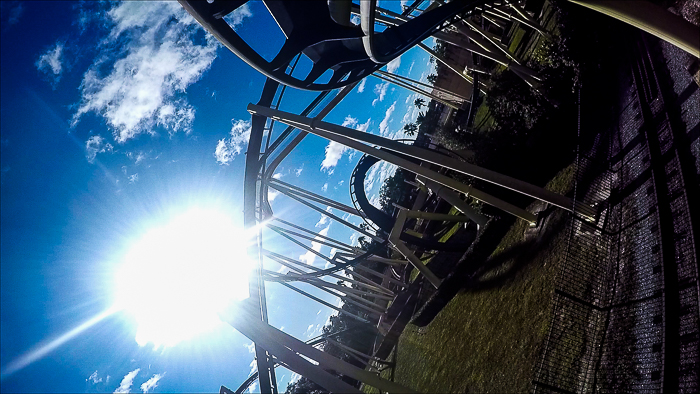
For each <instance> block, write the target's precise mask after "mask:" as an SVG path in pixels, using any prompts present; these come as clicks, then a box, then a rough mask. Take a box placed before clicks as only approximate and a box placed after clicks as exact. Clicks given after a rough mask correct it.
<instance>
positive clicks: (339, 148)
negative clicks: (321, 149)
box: [321, 115, 357, 191]
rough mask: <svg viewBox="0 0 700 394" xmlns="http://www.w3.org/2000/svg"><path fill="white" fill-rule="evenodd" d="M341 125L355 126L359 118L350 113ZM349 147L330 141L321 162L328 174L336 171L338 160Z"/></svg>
mask: <svg viewBox="0 0 700 394" xmlns="http://www.w3.org/2000/svg"><path fill="white" fill-rule="evenodd" d="M341 126H343V127H355V126H357V119H355V118H353V117H352V116H350V115H348V116H346V117H345V120H343V123H342V125H341ZM347 149H348V148H347V147H346V146H345V145H343V144H341V143H338V142H335V141H330V142H329V143H328V145H326V156H325V158H324V159H323V161H322V162H321V171H327V172H328V175H332V174H333V171H334V170H333V168H334V167H335V166H336V165H337V164H338V160H340V158H341V157H343V152H345V151H346V150H347ZM324 191H325V190H324Z"/></svg>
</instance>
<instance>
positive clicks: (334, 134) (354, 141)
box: [248, 104, 590, 223]
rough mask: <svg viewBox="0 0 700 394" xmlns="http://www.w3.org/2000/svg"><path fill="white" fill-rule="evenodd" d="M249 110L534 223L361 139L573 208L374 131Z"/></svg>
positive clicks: (524, 185) (515, 209)
mask: <svg viewBox="0 0 700 394" xmlns="http://www.w3.org/2000/svg"><path fill="white" fill-rule="evenodd" d="M248 110H249V111H250V112H253V113H258V114H261V115H264V116H269V117H275V118H277V119H278V120H280V121H282V122H283V123H287V124H290V125H293V126H295V127H297V128H300V129H302V130H305V131H307V132H312V133H314V134H317V135H319V136H321V137H324V138H327V139H329V140H333V141H336V142H339V143H341V144H343V145H346V146H349V147H351V148H353V149H357V150H359V151H362V152H364V153H367V154H369V155H372V156H374V157H377V158H379V159H381V160H386V161H388V162H391V163H393V164H396V165H398V166H399V167H402V168H404V169H406V170H408V171H411V172H414V173H416V174H418V175H422V176H424V177H425V178H428V179H431V180H433V181H435V182H437V183H439V184H442V185H445V186H447V187H449V188H451V189H454V190H457V191H459V192H462V193H465V194H469V195H471V196H472V197H474V198H476V199H478V200H481V201H484V202H486V203H487V204H491V205H494V206H496V207H498V208H500V209H503V210H505V211H506V212H510V213H512V214H514V215H516V216H518V217H520V218H522V219H525V220H527V221H528V222H530V223H534V222H535V221H536V218H535V216H534V215H533V214H531V213H529V212H527V211H524V210H522V209H521V208H518V207H515V206H513V205H511V204H508V203H506V202H505V201H501V200H499V199H496V198H495V197H493V196H489V195H488V194H486V193H483V192H481V191H479V190H477V189H474V188H472V187H470V186H468V185H465V184H463V183H461V182H458V181H456V180H454V179H452V178H450V177H447V176H445V175H442V174H439V173H436V172H435V171H431V170H428V169H426V168H423V167H421V166H419V165H417V164H414V163H412V162H410V161H409V160H405V159H403V158H400V157H398V156H395V155H393V154H391V153H389V152H386V151H383V150H379V149H377V148H372V147H370V146H368V145H365V144H363V143H360V142H359V141H362V142H366V143H370V144H375V145H378V146H381V147H385V148H387V149H390V150H393V151H395V152H399V153H402V154H405V155H408V156H412V157H415V158H417V159H420V160H424V161H428V162H431V163H434V164H437V165H440V166H443V167H446V168H449V169H452V170H455V171H458V172H461V173H463V174H466V175H470V176H474V177H476V178H479V179H483V180H485V181H487V182H491V183H495V184H497V185H500V186H503V187H506V188H508V189H511V190H514V191H516V192H518V193H522V194H525V195H528V196H531V197H534V198H536V199H538V200H541V201H544V202H547V203H550V204H553V205H556V206H558V207H560V208H563V209H566V210H569V211H572V210H573V201H572V200H571V199H569V198H568V197H565V196H562V195H559V194H556V193H553V192H550V191H548V190H546V189H543V188H540V187H537V186H534V185H531V184H529V183H527V182H523V181H520V180H517V179H514V178H511V177H509V176H506V175H502V174H498V173H496V172H494V171H490V170H486V169H483V168H480V167H477V166H475V165H473V164H469V163H466V162H462V161H459V160H456V159H453V158H450V157H445V156H443V155H437V154H435V153H433V152H429V151H426V150H424V149H420V148H417V147H414V146H410V145H406V144H402V143H400V142H397V141H393V140H390V139H387V138H383V137H380V136H376V135H373V134H371V133H363V132H359V131H357V130H353V129H350V128H347V127H343V126H339V125H335V124H332V123H328V122H323V121H314V120H312V119H309V118H306V117H303V116H299V115H295V114H291V113H288V112H284V111H279V110H273V109H270V108H266V107H261V106H257V105H254V104H250V105H249V106H248ZM581 208H585V207H581ZM589 214H590V213H589Z"/></svg>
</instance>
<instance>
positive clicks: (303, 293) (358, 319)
mask: <svg viewBox="0 0 700 394" xmlns="http://www.w3.org/2000/svg"><path fill="white" fill-rule="evenodd" d="M277 283H279V284H281V285H282V286H284V287H286V288H288V289H292V290H294V291H296V292H297V293H299V294H301V295H304V296H306V297H307V298H309V299H311V300H314V301H316V302H318V303H319V304H321V305H324V306H327V307H329V308H331V309H333V310H335V311H338V313H342V314H343V315H345V316H348V317H350V318H351V319H355V320H357V321H359V322H362V323H367V324H370V323H369V321H368V320H366V319H363V318H361V317H359V316H355V315H354V314H352V313H350V312H348V311H346V310H343V309H342V308H339V307H337V306H335V305H333V304H331V303H330V302H326V301H324V300H322V299H320V298H318V297H316V296H313V295H311V294H309V293H307V292H305V291H304V290H301V289H299V288H297V287H294V286H292V285H290V284H289V283H286V282H277Z"/></svg>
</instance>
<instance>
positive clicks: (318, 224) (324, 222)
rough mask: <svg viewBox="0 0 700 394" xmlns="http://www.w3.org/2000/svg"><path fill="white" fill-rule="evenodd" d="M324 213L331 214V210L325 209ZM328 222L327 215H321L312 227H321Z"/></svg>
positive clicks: (329, 208)
mask: <svg viewBox="0 0 700 394" xmlns="http://www.w3.org/2000/svg"><path fill="white" fill-rule="evenodd" d="M326 212H329V213H333V208H331V207H326ZM329 220H330V218H329V217H328V215H323V214H321V219H319V220H318V222H317V223H316V225H315V226H314V227H323V226H324V225H325V224H326V223H328V221H329Z"/></svg>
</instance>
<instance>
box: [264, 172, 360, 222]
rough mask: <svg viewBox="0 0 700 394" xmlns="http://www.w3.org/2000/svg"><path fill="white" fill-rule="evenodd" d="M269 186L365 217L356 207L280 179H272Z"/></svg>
mask: <svg viewBox="0 0 700 394" xmlns="http://www.w3.org/2000/svg"><path fill="white" fill-rule="evenodd" d="M268 184H269V185H270V186H272V187H274V188H275V189H277V190H279V191H282V190H280V189H279V186H280V185H281V186H282V187H285V188H287V189H289V190H292V191H293V192H296V193H297V195H303V196H304V197H306V198H308V199H309V200H313V201H316V202H319V203H321V204H325V205H328V206H329V207H331V208H335V209H338V210H339V211H343V212H346V213H349V214H351V215H355V216H359V217H364V216H365V215H364V214H363V213H362V212H360V211H358V210H357V209H355V208H354V207H351V206H349V205H345V204H343V203H339V202H337V201H335V200H331V199H330V198H327V197H324V196H321V195H319V194H316V193H314V192H311V191H308V190H306V189H302V188H300V187H298V186H294V185H292V184H289V183H287V182H284V181H281V180H279V179H274V178H273V179H270V181H269V182H268Z"/></svg>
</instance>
